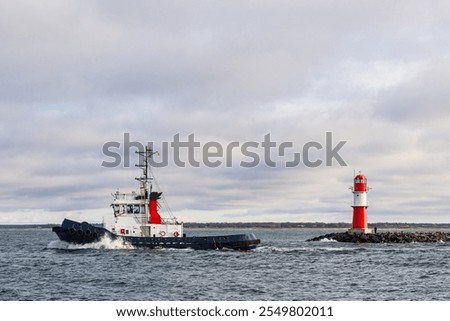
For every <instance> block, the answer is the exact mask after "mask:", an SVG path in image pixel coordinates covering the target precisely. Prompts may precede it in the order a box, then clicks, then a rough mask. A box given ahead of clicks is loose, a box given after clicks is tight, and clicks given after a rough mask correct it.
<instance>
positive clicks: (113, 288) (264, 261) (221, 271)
mask: <svg viewBox="0 0 450 321" xmlns="http://www.w3.org/2000/svg"><path fill="white" fill-rule="evenodd" d="M236 232H247V233H248V232H252V233H255V234H256V235H257V236H258V237H259V238H260V239H261V240H262V244H261V246H260V247H259V248H258V249H256V250H254V251H250V252H238V251H218V250H217V251H194V250H190V249H187V250H171V249H157V250H145V249H134V248H132V247H129V246H128V247H127V246H123V245H121V244H119V243H112V242H110V241H106V240H105V241H104V242H101V243H98V244H95V245H89V246H74V245H68V244H67V243H64V242H61V241H59V240H57V237H56V235H55V234H54V233H52V232H51V230H49V229H11V228H0V281H1V282H0V300H450V289H449V287H448V285H449V284H450V274H449V271H450V244H448V243H438V244H419V243H413V244H344V243H337V242H331V241H328V242H305V240H306V239H308V238H311V237H313V236H318V235H322V234H326V233H329V232H331V231H330V230H302V229H252V230H243V231H231V230H203V229H198V230H190V231H189V230H188V231H187V233H188V234H189V235H213V234H224V233H226V234H232V233H236Z"/></svg>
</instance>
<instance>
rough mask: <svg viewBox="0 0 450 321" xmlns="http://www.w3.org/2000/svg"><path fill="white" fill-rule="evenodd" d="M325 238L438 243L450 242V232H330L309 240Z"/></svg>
mask: <svg viewBox="0 0 450 321" xmlns="http://www.w3.org/2000/svg"><path fill="white" fill-rule="evenodd" d="M323 239H329V240H336V241H338V242H347V243H412V242H422V243H433V242H434V243H436V242H450V233H445V232H383V233H374V234H353V233H348V232H343V233H330V234H326V235H322V236H318V237H315V238H312V239H309V240H307V241H320V240H323Z"/></svg>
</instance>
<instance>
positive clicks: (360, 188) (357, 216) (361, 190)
mask: <svg viewBox="0 0 450 321" xmlns="http://www.w3.org/2000/svg"><path fill="white" fill-rule="evenodd" d="M350 189H351V190H352V192H353V205H352V207H353V222H352V228H351V229H349V233H355V234H362V233H366V234H367V233H372V230H371V229H369V228H368V224H367V208H368V207H369V204H368V203H367V191H368V187H367V178H366V176H364V175H363V174H361V172H360V173H358V174H357V175H356V176H355V178H354V184H353V186H352V187H350Z"/></svg>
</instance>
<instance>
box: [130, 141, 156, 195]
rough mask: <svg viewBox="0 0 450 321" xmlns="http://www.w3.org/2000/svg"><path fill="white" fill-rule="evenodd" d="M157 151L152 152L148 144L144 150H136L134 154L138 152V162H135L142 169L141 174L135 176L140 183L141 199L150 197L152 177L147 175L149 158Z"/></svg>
mask: <svg viewBox="0 0 450 321" xmlns="http://www.w3.org/2000/svg"><path fill="white" fill-rule="evenodd" d="M156 153H157V152H154V151H153V150H152V149H151V148H149V147H148V146H145V151H137V152H136V154H139V164H136V165H135V166H136V167H140V168H141V169H142V172H143V173H142V176H141V177H136V178H135V179H136V180H137V181H139V182H140V183H141V186H140V188H141V197H142V198H143V199H146V200H148V199H149V198H150V192H151V187H152V186H151V184H149V182H151V181H152V180H153V177H149V175H148V174H149V167H150V164H149V161H148V160H149V158H150V157H152V156H153V155H154V154H156ZM142 160H143V162H142Z"/></svg>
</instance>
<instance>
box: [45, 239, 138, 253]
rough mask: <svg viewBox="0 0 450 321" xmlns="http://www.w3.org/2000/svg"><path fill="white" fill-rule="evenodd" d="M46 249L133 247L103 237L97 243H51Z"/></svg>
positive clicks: (126, 243)
mask: <svg viewBox="0 0 450 321" xmlns="http://www.w3.org/2000/svg"><path fill="white" fill-rule="evenodd" d="M47 248H49V249H59V250H86V249H94V250H133V249H134V246H133V245H131V244H130V243H128V242H124V241H122V240H118V239H117V240H112V239H111V238H109V237H103V238H101V239H100V240H99V241H98V242H94V243H87V244H74V243H67V242H64V241H61V240H56V241H51V242H50V243H49V244H48V245H47Z"/></svg>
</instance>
